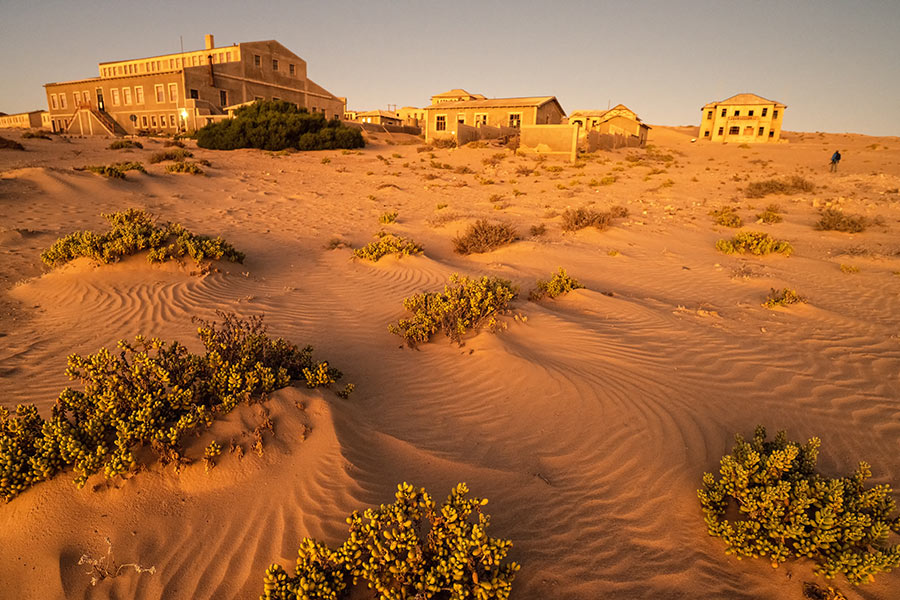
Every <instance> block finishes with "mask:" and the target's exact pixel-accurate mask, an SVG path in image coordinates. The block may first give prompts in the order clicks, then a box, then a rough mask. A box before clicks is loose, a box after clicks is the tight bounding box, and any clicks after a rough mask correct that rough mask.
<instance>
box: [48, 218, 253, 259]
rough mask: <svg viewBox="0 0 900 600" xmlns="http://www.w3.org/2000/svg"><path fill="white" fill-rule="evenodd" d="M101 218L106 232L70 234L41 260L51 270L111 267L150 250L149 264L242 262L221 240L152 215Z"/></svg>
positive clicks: (238, 255)
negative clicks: (74, 263)
mask: <svg viewBox="0 0 900 600" xmlns="http://www.w3.org/2000/svg"><path fill="white" fill-rule="evenodd" d="M103 218H105V219H106V220H107V221H108V222H109V224H110V229H109V231H105V232H103V233H94V232H93V231H76V232H74V233H70V234H69V235H67V236H65V237H62V238H59V239H58V240H56V242H55V243H54V244H53V245H52V246H51V247H50V248H48V249H47V250H44V251H43V252H42V253H41V260H42V261H43V262H44V264H46V265H47V266H50V267H56V266H59V265H62V264H65V263H67V262H69V261H70V260H74V259H76V258H78V257H81V256H86V257H88V258H91V259H93V260H95V261H97V262H101V263H111V262H116V261H118V260H119V259H121V258H122V257H124V256H129V255H132V254H136V253H138V252H140V251H142V250H150V252H149V253H148V255H147V259H148V260H149V261H150V262H165V261H167V260H171V259H173V258H181V257H183V256H190V257H191V258H193V259H194V260H196V261H197V262H200V261H202V260H207V259H215V260H218V259H221V258H226V259H227V260H230V261H232V262H243V261H244V254H243V253H241V252H238V251H237V250H235V249H234V247H233V246H232V245H231V244H229V243H228V242H226V241H225V240H223V239H222V238H220V237H217V238H215V239H213V238H208V237H205V236H199V235H196V234H193V233H191V232H190V231H188V230H186V229H185V228H184V227H183V226H181V225H179V224H177V223H174V224H173V223H165V224H164V225H162V226H157V225H156V224H155V223H154V222H153V215H151V214H150V213H147V212H144V211H142V210H136V209H128V210H126V211H123V212H117V213H112V214H108V215H103Z"/></svg>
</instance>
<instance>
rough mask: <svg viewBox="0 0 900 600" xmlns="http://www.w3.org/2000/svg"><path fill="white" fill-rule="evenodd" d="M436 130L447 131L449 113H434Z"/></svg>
mask: <svg viewBox="0 0 900 600" xmlns="http://www.w3.org/2000/svg"><path fill="white" fill-rule="evenodd" d="M434 130H435V131H447V115H434Z"/></svg>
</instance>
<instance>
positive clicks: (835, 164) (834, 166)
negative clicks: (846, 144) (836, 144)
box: [831, 150, 841, 173]
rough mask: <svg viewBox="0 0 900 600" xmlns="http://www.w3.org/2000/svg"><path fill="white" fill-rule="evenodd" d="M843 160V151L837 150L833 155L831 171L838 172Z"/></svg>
mask: <svg viewBox="0 0 900 600" xmlns="http://www.w3.org/2000/svg"><path fill="white" fill-rule="evenodd" d="M839 162H841V151H840V150H835V151H834V154H832V155H831V172H832V173H837V167H838V163H839Z"/></svg>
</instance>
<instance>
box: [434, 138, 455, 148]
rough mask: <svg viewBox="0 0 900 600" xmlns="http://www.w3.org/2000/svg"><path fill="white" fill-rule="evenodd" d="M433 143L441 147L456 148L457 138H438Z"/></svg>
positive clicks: (436, 146)
mask: <svg viewBox="0 0 900 600" xmlns="http://www.w3.org/2000/svg"><path fill="white" fill-rule="evenodd" d="M431 145H432V146H434V147H435V148H441V149H447V148H456V138H438V139H436V140H434V141H433V142H431Z"/></svg>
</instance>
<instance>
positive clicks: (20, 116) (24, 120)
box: [0, 110, 46, 129]
mask: <svg viewBox="0 0 900 600" xmlns="http://www.w3.org/2000/svg"><path fill="white" fill-rule="evenodd" d="M45 114H46V111H43V110H33V111H31V112H24V113H16V114H14V115H7V114H6V113H0V129H4V128H7V127H22V128H26V129H27V128H29V127H34V128H37V127H42V126H43V121H44V115H45Z"/></svg>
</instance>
